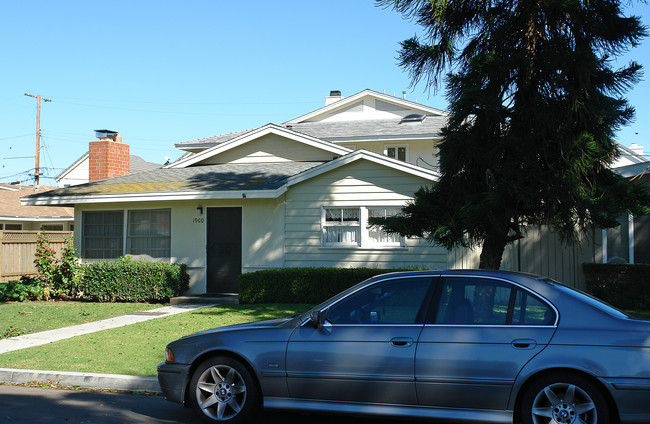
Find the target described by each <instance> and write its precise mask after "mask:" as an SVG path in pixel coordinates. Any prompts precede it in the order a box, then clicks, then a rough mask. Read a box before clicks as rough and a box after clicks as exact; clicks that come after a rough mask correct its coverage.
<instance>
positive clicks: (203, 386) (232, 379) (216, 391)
mask: <svg viewBox="0 0 650 424" xmlns="http://www.w3.org/2000/svg"><path fill="white" fill-rule="evenodd" d="M190 394H191V396H190V403H191V405H192V408H193V409H194V411H196V413H197V414H198V415H199V416H200V417H201V418H202V419H203V420H204V421H207V422H212V423H213V422H219V423H229V424H230V423H232V424H235V423H244V422H246V421H247V420H249V419H250V418H252V417H253V416H254V415H255V413H256V411H257V409H258V404H259V393H258V390H257V386H256V385H255V381H254V380H253V377H252V376H251V374H250V372H249V371H248V369H247V368H246V367H245V366H244V365H243V364H242V363H241V362H239V361H238V360H236V359H234V358H230V357H227V356H216V357H213V358H210V359H207V360H206V361H204V362H203V363H201V365H199V367H198V368H197V369H196V371H195V372H194V374H193V375H192V379H191V381H190Z"/></svg>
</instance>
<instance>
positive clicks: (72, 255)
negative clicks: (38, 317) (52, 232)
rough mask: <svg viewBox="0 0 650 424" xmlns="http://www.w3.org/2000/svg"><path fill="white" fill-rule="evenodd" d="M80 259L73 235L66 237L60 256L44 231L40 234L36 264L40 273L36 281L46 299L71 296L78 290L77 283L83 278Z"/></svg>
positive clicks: (37, 243)
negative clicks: (51, 245)
mask: <svg viewBox="0 0 650 424" xmlns="http://www.w3.org/2000/svg"><path fill="white" fill-rule="evenodd" d="M79 264H80V260H79V255H77V250H76V249H75V248H74V245H73V241H72V237H68V238H66V239H65V245H64V247H63V250H62V251H61V255H60V257H57V254H56V250H54V249H53V248H52V247H50V242H49V240H48V239H47V237H46V236H45V235H44V234H43V233H39V234H38V238H37V240H36V253H35V259H34V265H35V266H36V271H38V275H37V277H36V278H35V282H36V283H37V284H38V285H39V287H40V289H41V291H42V293H43V298H44V299H46V300H47V299H49V298H50V297H60V296H70V295H72V294H74V293H75V292H76V285H77V282H78V281H79V279H80V278H81V274H80V272H81V268H80V266H79Z"/></svg>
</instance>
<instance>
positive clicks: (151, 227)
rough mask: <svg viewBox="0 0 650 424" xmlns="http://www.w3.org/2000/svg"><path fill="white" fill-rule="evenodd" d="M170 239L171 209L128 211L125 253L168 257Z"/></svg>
mask: <svg viewBox="0 0 650 424" xmlns="http://www.w3.org/2000/svg"><path fill="white" fill-rule="evenodd" d="M170 239H171V210H170V209H152V210H134V211H129V221H128V234H127V239H126V253H127V254H129V255H147V256H150V257H152V258H168V257H169V256H170V249H169V246H170V245H171V243H170Z"/></svg>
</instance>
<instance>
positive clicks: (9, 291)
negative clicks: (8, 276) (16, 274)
mask: <svg viewBox="0 0 650 424" xmlns="http://www.w3.org/2000/svg"><path fill="white" fill-rule="evenodd" d="M48 296H49V290H47V288H46V287H43V286H41V285H40V284H38V282H37V281H35V280H34V279H30V278H25V277H23V279H21V280H20V281H18V280H13V281H8V282H6V283H0V301H2V302H6V301H10V300H14V301H19V302H23V301H25V300H43V299H47V298H48Z"/></svg>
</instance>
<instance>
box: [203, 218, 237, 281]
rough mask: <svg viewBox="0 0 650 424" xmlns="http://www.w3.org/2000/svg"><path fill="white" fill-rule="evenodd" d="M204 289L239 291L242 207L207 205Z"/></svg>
mask: <svg viewBox="0 0 650 424" xmlns="http://www.w3.org/2000/svg"><path fill="white" fill-rule="evenodd" d="M206 249H207V252H206V257H207V266H208V268H207V274H208V275H207V292H208V293H238V292H239V285H238V283H237V277H239V274H241V208H208V234H207V247H206Z"/></svg>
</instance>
